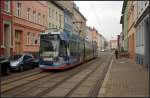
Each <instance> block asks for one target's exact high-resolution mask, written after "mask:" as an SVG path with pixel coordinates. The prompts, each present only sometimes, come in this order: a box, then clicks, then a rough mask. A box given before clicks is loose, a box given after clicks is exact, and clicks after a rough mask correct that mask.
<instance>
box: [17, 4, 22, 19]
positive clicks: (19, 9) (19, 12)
mask: <svg viewBox="0 0 150 98" xmlns="http://www.w3.org/2000/svg"><path fill="white" fill-rule="evenodd" d="M17 16H18V17H20V16H21V3H19V2H18V3H17Z"/></svg>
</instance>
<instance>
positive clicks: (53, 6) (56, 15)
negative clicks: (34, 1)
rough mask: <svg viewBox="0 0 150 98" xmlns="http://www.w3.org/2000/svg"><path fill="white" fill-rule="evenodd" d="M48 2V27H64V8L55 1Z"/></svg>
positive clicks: (60, 28) (61, 28)
mask: <svg viewBox="0 0 150 98" xmlns="http://www.w3.org/2000/svg"><path fill="white" fill-rule="evenodd" d="M47 3H48V28H49V29H51V28H56V29H59V30H61V31H63V29H64V9H63V8H62V7H61V6H60V5H59V4H58V3H57V2H55V1H47Z"/></svg>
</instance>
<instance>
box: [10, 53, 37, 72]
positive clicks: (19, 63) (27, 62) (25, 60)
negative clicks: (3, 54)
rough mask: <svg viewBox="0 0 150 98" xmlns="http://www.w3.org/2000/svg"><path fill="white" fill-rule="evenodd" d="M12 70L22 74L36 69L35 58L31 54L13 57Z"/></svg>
mask: <svg viewBox="0 0 150 98" xmlns="http://www.w3.org/2000/svg"><path fill="white" fill-rule="evenodd" d="M9 59H10V66H11V69H12V70H13V71H14V70H17V71H19V72H22V71H24V70H26V69H33V68H34V67H35V58H34V57H33V56H32V55H31V54H27V53H26V54H22V55H13V56H11V57H10V58H9Z"/></svg>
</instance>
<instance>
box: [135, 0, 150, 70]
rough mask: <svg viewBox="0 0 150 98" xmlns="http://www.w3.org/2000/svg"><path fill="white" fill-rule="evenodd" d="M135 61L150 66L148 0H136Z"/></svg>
mask: <svg viewBox="0 0 150 98" xmlns="http://www.w3.org/2000/svg"><path fill="white" fill-rule="evenodd" d="M136 6H137V12H136V13H137V17H136V24H135V28H136V62H137V63H138V64H142V65H144V66H146V67H148V68H149V66H150V48H149V47H150V45H149V42H150V40H149V39H150V34H149V33H150V30H149V28H150V26H149V23H150V22H149V21H150V20H149V18H150V16H149V12H150V10H149V1H136Z"/></svg>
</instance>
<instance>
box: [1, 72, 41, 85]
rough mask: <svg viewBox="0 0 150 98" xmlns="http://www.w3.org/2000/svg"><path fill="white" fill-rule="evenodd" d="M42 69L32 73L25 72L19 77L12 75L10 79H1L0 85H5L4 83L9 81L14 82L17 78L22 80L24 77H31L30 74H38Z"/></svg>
mask: <svg viewBox="0 0 150 98" xmlns="http://www.w3.org/2000/svg"><path fill="white" fill-rule="evenodd" d="M41 72H42V71H35V72H33V73H29V74H25V75H23V76H20V77H14V78H12V79H8V80H3V81H1V85H6V84H9V83H11V82H14V81H18V80H22V79H24V78H27V77H31V76H34V75H38V74H40V73H41Z"/></svg>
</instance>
